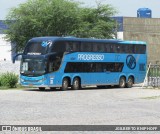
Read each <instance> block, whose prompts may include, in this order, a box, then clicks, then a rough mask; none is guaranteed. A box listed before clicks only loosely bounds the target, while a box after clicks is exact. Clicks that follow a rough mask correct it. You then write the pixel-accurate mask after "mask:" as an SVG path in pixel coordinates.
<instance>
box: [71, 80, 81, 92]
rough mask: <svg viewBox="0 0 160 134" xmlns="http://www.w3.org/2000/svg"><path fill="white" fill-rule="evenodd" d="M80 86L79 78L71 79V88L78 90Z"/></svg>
mask: <svg viewBox="0 0 160 134" xmlns="http://www.w3.org/2000/svg"><path fill="white" fill-rule="evenodd" d="M80 87H81V84H80V80H79V78H74V79H73V85H72V89H73V90H78V89H80Z"/></svg>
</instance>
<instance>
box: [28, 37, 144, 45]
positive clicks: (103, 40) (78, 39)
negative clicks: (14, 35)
mask: <svg viewBox="0 0 160 134" xmlns="http://www.w3.org/2000/svg"><path fill="white" fill-rule="evenodd" d="M48 40H51V41H86V42H102V43H105V42H106V43H107V42H109V43H119V44H144V45H145V44H146V42H144V41H127V40H118V39H96V38H76V37H72V36H69V37H58V36H48V37H35V38H32V39H31V40H30V41H48Z"/></svg>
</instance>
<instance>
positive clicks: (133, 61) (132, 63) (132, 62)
mask: <svg viewBox="0 0 160 134" xmlns="http://www.w3.org/2000/svg"><path fill="white" fill-rule="evenodd" d="M126 64H127V66H128V68H130V69H135V67H136V59H135V58H134V57H133V56H132V55H128V56H127V59H126Z"/></svg>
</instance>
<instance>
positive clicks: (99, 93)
mask: <svg viewBox="0 0 160 134" xmlns="http://www.w3.org/2000/svg"><path fill="white" fill-rule="evenodd" d="M0 109H1V111H0V124H2V125H3V124H12V125H88V124H89V125H158V124H160V114H159V111H160V90H158V89H142V88H140V87H133V88H123V89H120V88H108V89H97V88H85V89H81V90H75V91H74V90H68V91H59V90H57V91H50V90H46V91H39V90H38V89H21V90H0Z"/></svg>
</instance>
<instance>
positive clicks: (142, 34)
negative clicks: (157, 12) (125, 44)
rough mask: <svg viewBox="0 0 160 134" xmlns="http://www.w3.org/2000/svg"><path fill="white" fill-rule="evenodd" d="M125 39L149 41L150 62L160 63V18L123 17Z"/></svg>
mask: <svg viewBox="0 0 160 134" xmlns="http://www.w3.org/2000/svg"><path fill="white" fill-rule="evenodd" d="M123 39H124V40H142V41H145V42H147V45H148V47H147V49H148V63H149V62H151V63H153V64H155V63H157V62H159V64H160V18H133V17H124V18H123Z"/></svg>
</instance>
